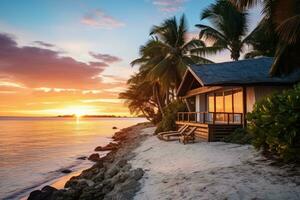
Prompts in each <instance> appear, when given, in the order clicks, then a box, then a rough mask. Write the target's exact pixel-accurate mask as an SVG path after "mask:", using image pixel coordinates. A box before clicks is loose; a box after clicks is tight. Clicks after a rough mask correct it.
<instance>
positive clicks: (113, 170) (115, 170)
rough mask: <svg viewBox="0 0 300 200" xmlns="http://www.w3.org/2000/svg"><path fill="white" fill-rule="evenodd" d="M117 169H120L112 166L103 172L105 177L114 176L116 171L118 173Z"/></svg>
mask: <svg viewBox="0 0 300 200" xmlns="http://www.w3.org/2000/svg"><path fill="white" fill-rule="evenodd" d="M119 171H120V168H119V167H118V166H112V167H111V168H109V169H108V170H107V172H106V173H105V177H106V178H111V177H113V176H115V175H116V174H117V173H119Z"/></svg>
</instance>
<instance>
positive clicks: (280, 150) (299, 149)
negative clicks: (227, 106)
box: [247, 84, 300, 161]
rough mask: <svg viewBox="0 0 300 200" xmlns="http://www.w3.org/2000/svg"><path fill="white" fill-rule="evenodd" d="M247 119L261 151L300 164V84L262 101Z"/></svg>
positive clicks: (257, 146)
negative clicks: (299, 162)
mask: <svg viewBox="0 0 300 200" xmlns="http://www.w3.org/2000/svg"><path fill="white" fill-rule="evenodd" d="M247 119H248V121H249V125H248V131H249V133H250V134H252V135H253V145H254V146H255V147H256V148H257V149H262V150H263V151H264V152H268V153H272V154H274V155H277V156H278V157H279V158H280V159H282V160H284V161H300V84H298V85H296V86H295V88H294V89H290V90H286V91H284V92H283V93H276V94H273V95H270V96H268V97H267V98H264V99H262V100H261V101H259V102H258V103H256V104H255V106H254V110H253V112H252V113H249V114H248V115H247Z"/></svg>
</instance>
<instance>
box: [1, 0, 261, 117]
mask: <svg viewBox="0 0 300 200" xmlns="http://www.w3.org/2000/svg"><path fill="white" fill-rule="evenodd" d="M213 2H214V0H43V1H41V0H22V1H20V0H1V1H0V116H56V115H65V114H79V115H83V114H90V115H110V114H112V115H123V116H125V115H130V113H129V111H128V109H127V107H126V106H125V105H124V100H122V99H118V94H119V93H120V92H122V91H124V90H125V89H126V80H127V79H128V78H129V77H130V75H132V74H134V73H135V72H136V71H137V70H138V69H137V67H131V66H130V64H129V63H130V62H131V61H132V60H133V59H135V58H137V57H138V50H139V46H140V45H143V44H144V43H145V42H146V41H147V40H148V39H149V30H150V28H151V27H152V26H153V25H158V24H160V23H161V22H162V21H163V20H164V19H166V18H168V17H172V16H176V17H180V16H181V15H182V14H183V13H184V14H185V16H186V18H187V21H188V25H189V32H190V35H191V37H192V36H193V37H194V36H196V35H197V34H198V31H197V29H196V28H195V27H194V25H195V24H198V23H207V22H205V21H204V22H201V21H200V19H199V16H200V12H201V10H203V9H204V8H206V7H207V6H208V5H210V4H211V3H213ZM249 12H250V15H249V19H250V22H251V25H250V28H249V29H252V28H253V27H254V26H255V25H256V23H257V22H258V21H259V19H260V15H259V14H260V11H259V9H253V10H251V11H249ZM211 59H212V60H213V61H215V62H222V61H228V60H230V56H229V54H228V52H223V53H221V54H219V55H216V56H212V57H211Z"/></svg>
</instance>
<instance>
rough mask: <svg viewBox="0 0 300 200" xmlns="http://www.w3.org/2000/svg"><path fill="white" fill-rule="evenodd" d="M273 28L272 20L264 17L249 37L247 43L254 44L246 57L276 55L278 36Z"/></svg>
mask: <svg viewBox="0 0 300 200" xmlns="http://www.w3.org/2000/svg"><path fill="white" fill-rule="evenodd" d="M273 30H274V27H273V26H272V24H271V23H270V20H269V19H268V18H266V17H264V18H263V19H262V20H261V21H260V23H259V24H258V25H257V27H256V28H255V29H254V30H253V31H252V32H251V33H250V34H249V36H248V37H247V44H248V45H251V46H252V50H250V52H248V53H246V54H245V58H255V57H260V56H268V57H274V55H275V49H276V45H277V42H278V37H277V35H276V34H275V33H274V31H273Z"/></svg>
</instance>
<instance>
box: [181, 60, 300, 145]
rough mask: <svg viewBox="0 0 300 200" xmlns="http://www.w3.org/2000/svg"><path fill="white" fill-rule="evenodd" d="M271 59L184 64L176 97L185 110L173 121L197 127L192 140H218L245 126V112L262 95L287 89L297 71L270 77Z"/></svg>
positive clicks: (251, 108)
mask: <svg viewBox="0 0 300 200" xmlns="http://www.w3.org/2000/svg"><path fill="white" fill-rule="evenodd" d="M272 62H273V59H272V58H268V57H262V58H258V59H248V60H241V61H234V62H224V63H215V64H203V65H192V66H190V67H188V69H187V71H186V72H185V74H184V77H183V80H182V82H181V84H180V86H179V89H178V92H177V96H178V97H179V98H182V99H183V100H184V101H185V102H186V105H187V108H188V111H189V112H180V113H178V115H177V121H176V124H177V126H178V128H179V127H181V126H183V125H189V126H190V127H197V128H196V131H195V137H196V139H199V140H203V141H218V140H220V139H222V138H223V137H224V136H226V135H229V134H230V133H232V132H233V131H234V130H235V129H236V128H238V127H243V126H245V125H246V123H247V122H246V118H245V114H246V113H247V112H251V111H252V110H253V105H254V103H255V102H257V101H258V100H259V99H261V98H262V97H264V96H266V95H269V94H271V93H273V92H275V91H282V90H284V89H287V88H291V87H292V86H293V84H295V83H296V82H298V81H299V80H300V71H297V72H294V73H292V74H289V75H287V76H283V77H270V76H269V69H270V67H271V65H272Z"/></svg>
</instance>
